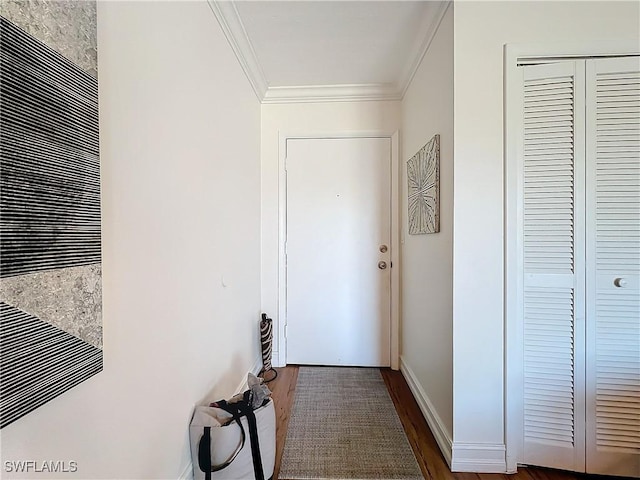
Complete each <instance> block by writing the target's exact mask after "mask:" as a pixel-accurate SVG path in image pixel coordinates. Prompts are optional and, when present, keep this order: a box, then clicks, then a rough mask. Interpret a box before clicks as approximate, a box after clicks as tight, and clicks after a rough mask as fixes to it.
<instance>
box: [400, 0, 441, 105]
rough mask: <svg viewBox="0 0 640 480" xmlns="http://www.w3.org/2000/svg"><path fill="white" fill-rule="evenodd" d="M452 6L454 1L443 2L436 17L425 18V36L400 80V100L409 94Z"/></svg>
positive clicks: (419, 42)
mask: <svg viewBox="0 0 640 480" xmlns="http://www.w3.org/2000/svg"><path fill="white" fill-rule="evenodd" d="M452 6H453V1H452V0H449V1H446V2H441V3H440V5H439V6H438V10H437V11H436V14H435V16H433V17H432V16H431V15H428V16H425V18H423V21H422V26H421V31H423V32H425V33H424V36H422V37H419V38H418V40H417V41H416V43H415V44H414V46H413V49H412V51H411V55H409V60H408V61H407V64H406V65H405V68H404V69H403V71H402V74H401V75H400V77H399V80H398V91H399V95H400V98H404V94H405V93H406V92H407V89H408V88H409V85H411V81H412V80H413V77H414V76H415V74H416V72H417V71H418V68H419V67H420V64H421V63H422V59H423V58H424V56H425V55H426V54H427V52H428V51H429V47H431V42H433V39H434V37H435V36H436V33H437V32H438V29H439V28H440V24H441V23H442V19H443V18H444V16H445V14H446V13H447V10H448V9H449V8H450V7H451V8H453V7H452Z"/></svg>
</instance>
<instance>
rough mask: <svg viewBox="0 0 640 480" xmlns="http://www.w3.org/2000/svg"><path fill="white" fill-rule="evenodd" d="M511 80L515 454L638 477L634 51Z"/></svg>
mask: <svg viewBox="0 0 640 480" xmlns="http://www.w3.org/2000/svg"><path fill="white" fill-rule="evenodd" d="M522 80H523V96H522V102H523V104H522V111H523V120H524V128H523V131H522V133H523V137H522V139H521V140H522V141H521V151H522V158H523V162H522V167H523V168H522V178H521V181H522V184H521V189H522V190H521V191H522V192H523V195H522V198H521V199H520V201H521V202H522V203H521V204H520V208H521V210H522V212H523V215H522V219H521V222H522V223H521V225H520V226H519V228H520V229H521V240H520V242H521V246H520V248H521V250H520V255H521V257H520V259H519V261H520V262H521V264H522V270H521V272H520V273H521V274H522V275H523V279H522V285H523V291H522V292H520V295H521V297H522V299H523V300H522V305H521V306H520V308H521V310H520V315H521V318H522V319H523V334H522V338H523V353H522V359H523V365H524V369H523V370H524V371H523V441H522V451H521V455H520V459H519V461H520V463H524V464H533V465H541V466H547V467H554V468H562V469H567V470H575V471H581V472H585V471H586V472H587V473H597V474H605V475H620V476H630V477H632V476H633V477H640V59H639V58H638V57H629V58H615V59H611V58H610V59H597V60H596V59H589V60H581V61H565V62H560V63H556V64H546V65H544V64H543V65H535V66H527V67H524V68H523V79H522Z"/></svg>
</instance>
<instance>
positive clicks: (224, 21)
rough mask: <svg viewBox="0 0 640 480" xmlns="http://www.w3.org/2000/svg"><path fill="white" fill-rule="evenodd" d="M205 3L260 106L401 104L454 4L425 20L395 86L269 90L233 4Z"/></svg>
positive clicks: (215, 0) (219, 0)
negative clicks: (422, 33) (263, 104)
mask: <svg viewBox="0 0 640 480" xmlns="http://www.w3.org/2000/svg"><path fill="white" fill-rule="evenodd" d="M208 3H209V6H210V7H211V10H212V11H213V13H214V15H215V17H216V19H217V20H218V23H219V24H220V27H221V28H222V31H223V33H224V35H225V37H226V38H227V40H228V42H229V44H230V45H231V48H232V49H233V52H234V53H235V55H236V57H237V58H238V61H239V62H240V66H241V67H242V70H243V71H244V73H245V75H246V77H247V79H248V80H249V83H250V84H251V86H252V87H253V90H254V92H255V94H256V96H257V97H258V100H259V101H260V102H262V103H298V102H301V103H302V102H306V103H309V102H348V101H372V100H401V99H402V98H403V97H404V94H405V93H406V91H407V89H408V88H409V85H410V84H411V81H412V80H413V77H414V76H415V73H416V71H417V70H418V67H419V66H420V63H421V62H422V59H423V58H424V56H425V54H426V53H427V51H428V50H429V47H430V46H431V42H432V41H433V38H434V37H435V35H436V33H437V31H438V28H439V27H440V23H441V22H442V19H443V18H444V16H445V14H446V12H447V9H448V8H449V6H450V5H452V3H453V2H452V1H447V2H443V3H441V4H440V6H439V7H438V11H437V12H436V15H435V16H434V17H431V20H430V19H428V18H426V19H425V20H424V24H423V30H424V32H425V34H424V36H421V37H419V39H418V41H416V43H415V44H414V47H413V48H412V54H411V55H410V56H409V57H408V61H407V64H406V65H405V67H404V69H403V71H402V74H401V76H400V81H399V82H398V83H397V84H396V85H394V84H366V85H361V84H358V85H312V86H308V85H300V86H287V87H269V84H268V82H267V79H266V77H265V75H264V71H263V70H262V67H261V66H260V62H258V59H257V56H256V53H255V50H254V48H253V45H252V44H251V40H250V39H249V36H248V35H247V32H246V30H245V28H244V25H243V24H242V20H241V18H240V14H239V13H238V10H237V9H236V6H235V3H234V2H233V1H228V0H208ZM429 20H430V21H429Z"/></svg>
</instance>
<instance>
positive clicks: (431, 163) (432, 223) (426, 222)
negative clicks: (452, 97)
mask: <svg viewBox="0 0 640 480" xmlns="http://www.w3.org/2000/svg"><path fill="white" fill-rule="evenodd" d="M407 182H408V208H409V234H411V235H418V234H424V233H437V232H439V231H440V135H434V136H433V138H431V140H429V142H427V144H426V145H425V146H424V147H422V148H421V149H420V150H419V151H418V153H416V154H415V155H414V156H413V157H411V158H410V159H409V161H408V162H407Z"/></svg>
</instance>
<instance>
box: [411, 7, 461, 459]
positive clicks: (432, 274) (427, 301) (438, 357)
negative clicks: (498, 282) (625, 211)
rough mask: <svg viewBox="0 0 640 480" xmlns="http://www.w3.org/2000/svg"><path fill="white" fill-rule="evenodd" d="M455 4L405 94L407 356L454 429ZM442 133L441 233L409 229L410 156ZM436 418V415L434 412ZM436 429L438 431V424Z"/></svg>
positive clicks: (447, 432) (446, 428)
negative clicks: (408, 189) (417, 232)
mask: <svg viewBox="0 0 640 480" xmlns="http://www.w3.org/2000/svg"><path fill="white" fill-rule="evenodd" d="M453 10H454V9H453V6H450V7H449V8H448V10H447V13H446V14H445V16H444V18H443V19H442V21H441V23H440V26H439V28H438V30H437V32H436V35H435V37H434V38H433V40H432V42H431V45H430V46H429V49H428V51H427V53H426V54H425V56H424V58H423V59H422V62H421V64H420V67H419V68H418V70H417V72H416V75H415V76H414V78H413V80H412V82H411V85H410V86H409V88H408V89H407V92H406V94H405V96H404V99H403V101H402V162H401V164H402V166H403V176H402V187H403V189H402V215H403V218H402V228H403V233H402V237H403V240H404V241H403V245H402V360H403V363H404V366H405V368H406V369H407V370H409V371H410V373H409V375H413V377H414V380H415V383H416V384H417V387H418V391H415V390H414V395H416V396H418V397H419V396H423V397H426V398H423V400H424V401H425V403H424V405H423V408H424V406H425V405H426V408H429V409H432V415H434V416H435V417H436V421H438V422H440V424H441V428H442V430H443V434H444V437H445V439H444V440H445V442H448V443H449V446H448V449H449V450H450V448H451V445H450V443H451V435H452V432H453V366H452V362H453V338H452V337H453V314H452V305H453V299H452V287H453V14H454V12H453ZM435 134H440V233H437V234H430V235H408V233H407V232H408V219H407V172H406V162H407V160H409V159H410V158H411V157H412V156H413V155H414V154H415V153H416V152H417V151H418V150H419V149H420V148H422V146H423V145H424V144H425V143H427V142H428V141H429V140H430V139H431V137H433V135H435ZM427 418H428V415H427ZM432 430H437V428H435V426H433V425H432Z"/></svg>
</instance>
